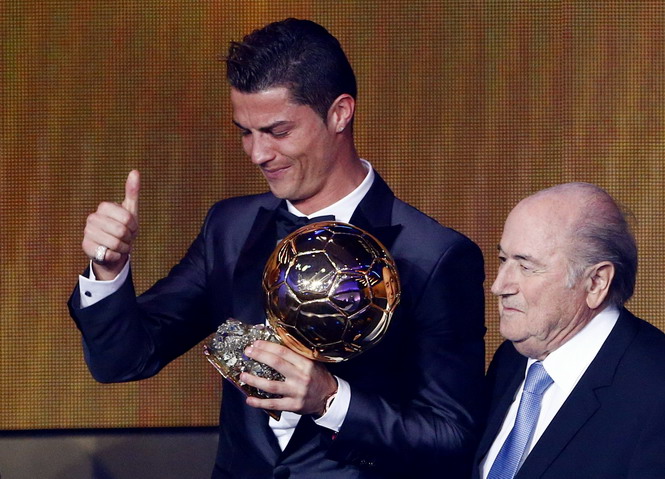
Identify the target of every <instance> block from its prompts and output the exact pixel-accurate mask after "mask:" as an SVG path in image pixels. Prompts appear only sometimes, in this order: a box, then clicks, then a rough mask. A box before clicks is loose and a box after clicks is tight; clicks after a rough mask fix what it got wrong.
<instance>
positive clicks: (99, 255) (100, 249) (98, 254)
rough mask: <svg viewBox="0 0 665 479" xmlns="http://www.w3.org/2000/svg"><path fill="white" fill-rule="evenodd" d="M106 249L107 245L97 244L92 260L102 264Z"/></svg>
mask: <svg viewBox="0 0 665 479" xmlns="http://www.w3.org/2000/svg"><path fill="white" fill-rule="evenodd" d="M107 250H108V247H106V246H104V245H101V244H100V245H99V246H97V249H96V250H95V257H94V258H92V260H93V261H94V262H95V263H97V264H104V258H106V251H107Z"/></svg>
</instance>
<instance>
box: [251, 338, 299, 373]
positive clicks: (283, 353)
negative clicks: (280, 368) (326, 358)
mask: <svg viewBox="0 0 665 479" xmlns="http://www.w3.org/2000/svg"><path fill="white" fill-rule="evenodd" d="M251 348H253V349H254V350H255V352H254V353H253V354H270V355H273V356H276V357H279V358H282V359H283V360H284V361H287V362H289V363H291V364H293V365H295V366H299V367H306V366H307V365H309V363H310V362H311V360H310V359H308V358H306V357H304V356H303V355H301V354H299V353H297V352H295V351H293V350H292V349H290V348H288V347H286V346H284V345H283V344H280V343H274V342H271V341H262V340H257V341H255V342H254V343H253V344H252V345H251ZM261 362H263V361H261Z"/></svg>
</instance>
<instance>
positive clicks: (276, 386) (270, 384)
mask: <svg viewBox="0 0 665 479" xmlns="http://www.w3.org/2000/svg"><path fill="white" fill-rule="evenodd" d="M239 379H240V381H242V382H243V383H245V384H247V385H249V386H252V387H255V388H256V389H260V390H261V391H265V392H267V393H271V394H279V395H280V396H283V395H284V394H285V393H286V392H287V388H286V384H285V381H274V380H272V379H267V378H262V377H259V376H255V375H254V374H251V373H248V372H244V373H242V374H241V375H240V378H239Z"/></svg>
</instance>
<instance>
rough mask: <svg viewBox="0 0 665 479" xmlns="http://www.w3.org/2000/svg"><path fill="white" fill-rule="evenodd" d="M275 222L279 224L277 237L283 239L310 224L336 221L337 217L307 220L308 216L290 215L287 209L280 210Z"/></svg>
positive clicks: (330, 216) (317, 217)
mask: <svg viewBox="0 0 665 479" xmlns="http://www.w3.org/2000/svg"><path fill="white" fill-rule="evenodd" d="M275 220H276V222H277V237H278V238H280V239H282V238H284V237H285V236H287V235H288V234H290V233H293V232H294V231H295V230H297V229H298V228H302V227H303V226H305V225H308V224H310V223H316V222H317V221H335V216H334V215H324V216H314V217H313V218H307V217H306V216H296V215H294V214H293V213H290V212H289V211H288V210H287V209H286V208H279V209H278V210H277V216H276V217H275Z"/></svg>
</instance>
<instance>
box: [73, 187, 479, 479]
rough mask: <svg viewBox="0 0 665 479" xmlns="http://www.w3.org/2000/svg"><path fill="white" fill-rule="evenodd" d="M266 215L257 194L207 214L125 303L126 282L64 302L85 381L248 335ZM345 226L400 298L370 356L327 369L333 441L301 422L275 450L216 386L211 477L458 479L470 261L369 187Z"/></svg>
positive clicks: (260, 418)
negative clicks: (231, 328)
mask: <svg viewBox="0 0 665 479" xmlns="http://www.w3.org/2000/svg"><path fill="white" fill-rule="evenodd" d="M280 203H281V201H280V200H279V199H277V198H275V197H274V196H273V195H271V194H263V195H256V196H248V197H240V198H232V199H228V200H224V201H221V202H219V203H217V204H216V205H215V206H213V207H212V208H211V210H210V212H209V214H208V216H207V218H206V220H205V223H204V225H203V227H202V229H201V232H200V234H199V236H198V237H197V238H196V240H195V241H194V242H193V244H192V246H191V247H190V249H189V251H188V252H187V254H186V256H185V257H184V258H183V259H182V260H181V262H180V263H179V264H178V265H176V266H175V267H174V268H173V269H172V270H171V272H170V273H169V275H168V276H167V277H166V278H164V279H162V280H160V281H158V282H157V283H156V284H155V285H154V286H153V287H152V288H151V289H149V290H148V291H147V292H146V293H144V294H143V295H141V296H140V297H139V298H138V300H135V299H134V297H135V295H134V290H133V286H132V282H131V281H128V282H127V283H126V284H125V285H124V286H123V287H122V288H121V290H120V291H118V292H117V293H114V294H113V295H112V296H111V297H108V298H106V299H104V300H102V301H100V302H99V303H97V304H95V305H93V306H90V307H88V308H84V309H80V308H79V307H78V304H79V297H78V292H77V291H75V292H74V294H73V295H72V298H71V300H70V310H71V314H72V316H73V317H74V319H75V321H76V323H77V325H78V327H79V329H80V330H81V332H82V334H83V339H84V341H83V342H84V352H85V356H86V361H87V363H88V366H89V368H90V370H91V372H92V374H93V376H94V377H95V378H96V379H98V380H99V381H102V382H110V381H114V382H115V381H130V380H136V379H141V378H146V377H149V376H152V375H154V374H156V373H157V372H158V371H159V370H160V369H161V368H162V367H164V366H165V365H166V364H168V363H169V362H170V361H171V360H173V359H175V358H176V357H178V356H180V355H181V354H183V353H184V352H186V351H187V350H189V349H191V348H192V347H194V346H196V345H197V343H199V342H200V341H201V340H203V339H204V338H206V337H207V336H208V335H210V334H211V333H212V332H213V331H215V329H216V328H217V326H218V325H219V324H220V323H222V322H223V321H224V320H226V319H227V318H229V317H234V318H236V319H240V320H242V321H245V322H247V323H262V322H263V321H264V318H265V315H264V312H263V293H262V290H261V275H262V270H263V266H264V264H265V262H266V260H267V258H268V256H269V254H270V253H271V251H272V250H273V249H274V247H275V242H276V240H277V238H276V232H275V212H276V209H277V208H278V207H280ZM281 207H283V205H282V206H281ZM351 223H353V224H355V225H356V226H358V227H360V228H363V229H365V230H367V231H369V232H370V233H372V234H373V235H375V236H376V237H377V238H378V239H379V240H380V241H381V242H382V243H383V244H384V245H385V246H386V247H387V248H388V249H389V250H390V251H391V253H392V255H393V256H394V258H395V259H396V263H397V268H398V271H399V275H400V279H401V284H402V289H403V291H402V300H401V303H400V305H399V306H398V308H397V311H396V313H395V315H394V317H393V321H392V323H391V326H390V328H389V330H388V333H387V334H386V336H385V337H384V339H383V340H382V341H381V342H380V343H379V344H378V345H377V346H375V347H374V348H372V349H370V350H369V351H367V352H365V353H363V354H361V355H360V356H358V357H357V358H354V359H352V360H350V361H348V362H345V363H340V364H331V365H328V367H329V370H330V371H331V372H332V373H333V374H336V375H338V376H339V377H341V378H343V379H345V380H347V381H348V382H349V383H350V385H351V391H352V392H351V404H350V407H349V411H348V414H347V416H346V419H345V421H344V424H343V426H342V428H341V430H340V431H339V433H338V434H333V433H332V431H329V430H326V429H324V428H322V427H319V426H317V425H316V424H315V423H314V422H313V420H312V419H311V417H308V416H303V417H302V419H301V420H300V423H299V424H298V427H297V428H296V431H295V433H294V436H293V438H292V439H291V441H290V442H289V444H288V446H287V448H286V450H285V451H281V450H280V449H279V446H278V444H277V441H276V439H275V436H274V434H273V433H272V431H271V430H270V428H269V426H268V416H267V415H266V414H265V413H264V412H263V411H260V410H257V409H253V408H250V407H248V406H246V405H245V404H244V397H243V396H242V394H241V393H239V392H238V391H237V390H236V388H234V387H232V386H230V385H229V384H227V383H226V382H225V384H224V390H223V401H222V410H221V416H220V441H219V450H218V457H217V463H216V467H215V472H214V473H213V477H215V478H222V477H224V478H227V477H229V478H230V477H237V478H264V477H292V478H296V477H298V478H308V479H309V478H373V477H416V476H413V474H416V475H417V474H419V473H431V472H432V471H438V474H439V475H440V477H451V478H457V477H466V476H467V475H468V473H469V470H470V468H471V461H472V458H473V451H474V450H475V445H476V443H477V439H478V435H477V433H478V432H479V431H478V425H479V422H480V420H479V416H480V414H481V411H482V406H481V389H482V381H483V370H484V342H483V336H484V331H485V328H484V325H483V322H484V320H483V309H484V305H483V301H484V300H483V298H484V295H483V289H482V282H483V279H484V273H483V262H482V255H481V253H480V250H479V249H478V247H477V246H476V245H475V244H474V243H472V242H471V241H470V240H468V239H467V238H466V237H464V236H463V235H461V234H459V233H457V232H455V231H453V230H450V229H447V228H444V227H442V226H440V225H439V224H438V223H437V222H435V221H434V220H432V219H431V218H428V217H426V216H425V215H424V214H422V213H420V212H419V211H417V210H415V209H414V208H412V207H410V206H408V205H407V204H405V203H404V202H402V201H400V200H398V199H396V198H395V197H394V195H393V194H392V192H391V191H390V189H389V188H388V186H387V185H386V184H385V183H384V182H383V180H382V179H381V178H380V177H379V176H378V175H377V177H376V179H375V182H374V184H373V185H372V188H371V189H370V191H369V192H368V194H367V195H366V197H365V198H364V199H363V201H362V202H361V203H360V205H359V206H358V208H357V209H356V212H355V213H354V215H353V217H352V219H351ZM202 360H204V359H203V357H202ZM419 471H420V472H419Z"/></svg>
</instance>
